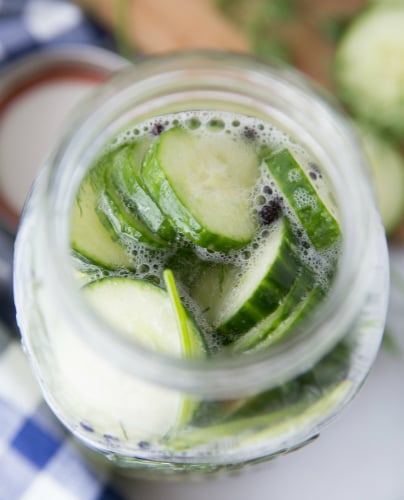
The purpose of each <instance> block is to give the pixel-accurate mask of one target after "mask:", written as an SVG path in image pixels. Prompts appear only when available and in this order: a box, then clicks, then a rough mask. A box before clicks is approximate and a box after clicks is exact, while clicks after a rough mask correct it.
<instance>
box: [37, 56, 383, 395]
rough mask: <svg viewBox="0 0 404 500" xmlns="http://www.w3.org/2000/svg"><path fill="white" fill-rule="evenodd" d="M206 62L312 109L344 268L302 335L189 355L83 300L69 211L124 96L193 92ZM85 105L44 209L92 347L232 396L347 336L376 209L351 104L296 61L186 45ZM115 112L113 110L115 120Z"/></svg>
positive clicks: (69, 301)
mask: <svg viewBox="0 0 404 500" xmlns="http://www.w3.org/2000/svg"><path fill="white" fill-rule="evenodd" d="M203 71H208V72H209V75H210V80H209V81H210V82H211V83H210V84H209V85H210V88H214V91H215V92H217V91H218V89H219V88H220V90H221V92H222V93H223V92H233V94H232V95H233V96H234V95H235V94H234V92H235V89H234V86H233V87H232V82H233V83H234V79H235V78H236V80H237V89H236V90H237V92H239V93H241V89H242V91H243V92H244V97H246V98H247V100H250V101H251V102H253V101H254V100H255V101H257V102H260V100H262V99H266V100H267V102H266V103H264V104H266V105H268V102H269V101H268V100H271V103H270V104H271V105H272V106H274V101H276V99H278V100H279V102H281V103H282V105H283V106H286V105H287V104H288V102H289V101H290V102H289V104H292V105H294V106H297V105H298V104H300V106H301V108H302V109H301V110H300V118H301V119H302V118H303V117H304V116H306V120H307V117H308V115H307V111H308V110H310V121H311V122H312V123H307V122H306V123H305V124H304V127H303V128H302V126H303V124H300V125H299V126H300V130H302V131H303V132H304V133H305V134H306V136H305V139H304V140H305V141H306V140H309V141H310V146H312V147H314V148H315V151H314V153H315V156H316V157H317V158H320V163H324V162H325V163H327V166H329V167H330V169H331V170H330V177H331V181H332V184H333V187H334V188H335V194H336V197H337V200H338V204H339V205H340V208H341V224H342V228H343V234H344V238H343V242H342V250H341V256H340V264H339V267H340V271H339V272H338V273H337V277H336V279H335V282H334V283H333V286H332V287H331V290H330V292H329V293H328V295H327V297H326V299H325V300H324V303H323V304H322V305H321V307H319V308H317V310H316V311H314V313H313V315H312V320H311V321H310V322H309V323H308V324H306V325H305V331H302V332H301V334H300V335H297V336H293V339H290V340H286V341H285V342H284V343H281V344H279V346H274V347H273V348H270V349H269V350H267V351H266V352H264V353H256V354H249V355H248V356H242V355H238V356H234V357H232V358H230V357H226V358H223V357H221V356H217V357H216V356H213V357H211V358H208V359H204V360H200V359H198V360H195V359H192V360H190V359H178V358H172V357H168V356H165V355H163V354H160V353H157V352H152V351H150V350H147V349H145V348H144V347H142V346H141V345H137V344H134V343H133V342H130V341H128V340H127V339H125V338H123V336H121V335H117V334H116V333H114V331H113V330H112V329H111V328H109V327H108V326H107V325H106V324H105V323H104V322H102V321H101V320H100V318H99V317H97V316H96V314H95V313H94V312H93V311H92V310H90V307H89V306H86V304H85V303H84V301H82V300H80V293H79V289H78V287H77V284H76V283H75V281H74V278H73V273H72V272H71V260H70V245H69V217H68V213H69V210H70V207H71V205H72V203H73V199H74V196H75V193H76V190H77V189H78V185H79V182H80V180H81V178H82V177H83V176H84V173H85V170H86V168H88V166H89V165H90V163H91V158H93V157H94V154H95V152H96V151H97V150H98V151H99V150H100V149H101V147H102V146H103V145H105V144H106V142H107V140H108V139H111V138H112V136H113V135H114V134H111V132H112V129H114V130H117V129H119V127H122V126H123V124H124V120H123V117H124V109H125V102H127V100H128V98H129V96H130V97H131V102H132V103H133V102H135V101H136V99H137V101H138V103H139V106H140V107H142V106H145V102H146V103H147V99H149V100H150V99H151V98H153V99H156V100H157V101H158V100H159V99H161V97H162V96H164V95H165V93H168V92H169V90H170V91H171V92H172V91H173V88H174V89H175V90H176V91H177V92H178V89H182V90H181V92H185V90H184V88H188V89H192V90H193V91H195V89H199V91H201V92H202V93H203V90H202V89H201V86H202V83H204V82H205V80H202V79H201V75H202V73H203ZM214 75H216V78H214ZM187 82H188V87H187ZM269 82H270V83H271V89H272V91H274V89H275V88H277V89H278V92H279V95H278V96H276V95H272V94H271V95H270V96H267V97H265V88H266V86H268V85H269ZM205 83H206V82H205ZM167 85H171V87H169V88H168V87H167ZM257 89H258V90H259V92H257ZM206 90H207V89H205V91H206ZM153 92H154V94H153ZM237 92H236V93H237ZM254 92H255V94H254ZM253 94H254V95H253ZM257 95H258V98H257ZM135 96H136V98H135ZM141 98H142V99H143V100H144V102H142V101H141ZM145 99H146V100H145ZM288 100H289V101H288ZM149 102H150V101H149ZM279 102H278V103H277V104H278V105H279ZM155 106H158V102H157V104H155ZM80 108H81V109H80V110H79V112H78V114H76V116H75V117H73V118H72V120H71V125H70V128H69V131H67V133H66V134H65V135H64V137H63V139H62V141H61V143H60V146H59V148H58V149H57V150H56V151H55V152H54V154H53V155H52V156H51V157H50V159H49V161H48V166H47V179H46V191H47V192H46V198H45V200H44V201H43V204H42V210H43V211H44V212H43V213H44V215H45V218H46V221H47V222H46V228H45V230H46V236H47V238H48V264H49V272H50V276H51V277H52V280H53V281H54V283H55V286H57V285H58V284H59V283H63V284H64V286H63V287H60V286H58V288H59V289H60V291H61V301H62V302H63V305H64V308H65V310H66V312H67V313H68V315H69V318H72V319H73V321H74V322H75V323H76V326H77V331H83V330H84V331H86V341H87V342H88V343H89V344H90V346H91V348H94V349H96V350H98V351H99V352H101V354H103V355H108V357H109V358H110V357H111V353H113V352H114V351H115V353H114V356H116V359H117V362H118V363H119V366H120V367H121V368H123V369H124V370H128V371H129V372H132V373H134V374H135V375H136V376H137V377H140V378H143V379H145V380H148V381H150V382H155V383H159V384H161V383H163V384H164V385H167V386H168V387H172V388H176V389H180V390H182V391H185V392H191V393H196V394H201V395H204V396H207V397H227V398H231V397H236V396H237V397H239V396H240V395H250V394H252V393H255V392H259V391H261V390H263V389H267V388H270V387H273V386H276V385H279V384H281V383H283V382H284V381H286V380H288V379H290V378H292V377H295V376H297V375H299V374H300V373H303V372H304V371H306V370H307V369H309V368H310V367H311V366H312V365H313V364H314V362H316V361H318V360H319V359H321V357H323V356H324V355H325V354H326V353H327V352H328V351H329V350H330V349H331V348H332V347H333V346H334V345H335V344H336V343H337V342H338V341H339V340H341V338H342V336H343V335H344V334H345V333H347V331H348V329H349V327H350V326H351V325H352V323H353V321H354V319H355V315H357V313H358V310H359V309H360V306H361V305H362V303H363V301H364V299H365V295H366V284H367V280H366V267H367V266H366V264H367V253H368V252H367V250H366V249H367V245H370V244H371V242H370V241H369V239H370V238H371V237H372V226H371V216H372V215H373V212H374V210H375V209H374V203H373V200H372V197H371V196H370V193H369V187H368V186H367V185H366V183H364V182H363V178H362V177H361V176H363V172H364V170H365V160H364V158H363V156H362V153H361V150H360V148H359V146H358V143H357V141H356V139H355V135H354V133H353V131H352V129H351V127H350V125H349V123H347V120H346V119H345V117H344V116H343V113H341V111H339V110H338V109H337V108H335V106H334V105H333V104H330V102H329V101H328V100H327V98H324V96H322V95H320V94H319V92H318V89H314V87H313V85H311V84H310V83H309V82H307V81H306V80H305V78H304V77H302V76H301V75H300V74H298V73H297V72H296V71H294V70H292V69H290V68H285V67H281V66H275V65H268V64H266V63H262V62H260V61H258V60H256V59H254V58H253V57H251V56H247V55H240V54H231V53H228V52H218V51H187V52H181V53H174V54H165V55H163V56H154V57H152V58H150V59H145V60H143V61H141V62H139V63H138V64H135V65H134V66H133V67H131V68H128V69H125V70H124V71H123V72H120V73H119V74H118V75H116V76H114V77H113V78H112V79H111V80H109V81H108V82H107V83H105V84H103V85H101V86H100V88H98V89H97V91H96V92H95V93H94V95H93V96H92V97H90V98H89V99H88V100H87V102H86V103H85V104H83V105H82V106H81V107H80ZM156 109H157V108H156ZM142 110H143V111H142V112H144V109H143V108H142ZM282 113H283V114H282V116H283V117H284V119H285V120H286V119H287V120H289V121H288V125H290V119H289V118H288V116H287V112H286V111H285V110H282ZM305 113H306V115H305ZM111 116H112V117H113V119H114V120H115V121H114V126H113V127H112V124H111V120H112V118H111ZM268 119H270V118H268ZM316 120H318V123H321V125H322V128H323V130H321V131H318V130H317V134H319V135H321V136H324V140H325V138H326V137H328V139H327V140H328V143H327V145H326V146H327V148H328V149H329V151H328V150H327V148H326V147H325V144H324V141H323V142H322V143H319V139H318V138H315V137H310V134H312V133H314V128H315V127H314V125H313V124H315V123H316ZM311 129H313V130H311ZM90 132H91V133H90ZM320 132H321V134H320ZM316 137H317V136H316ZM330 137H331V138H332V140H331V141H330ZM303 143H304V141H303ZM90 146H91V147H90ZM88 148H90V150H89V149H88ZM335 155H337V157H336V156H335ZM322 160H323V161H322ZM332 162H334V163H335V164H334V163H332ZM342 202H343V203H342Z"/></svg>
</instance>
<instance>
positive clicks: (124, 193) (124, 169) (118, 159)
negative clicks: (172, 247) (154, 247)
mask: <svg viewBox="0 0 404 500" xmlns="http://www.w3.org/2000/svg"><path fill="white" fill-rule="evenodd" d="M150 145H151V140H147V139H143V140H141V141H137V142H134V143H131V144H126V145H124V146H123V147H121V148H120V149H119V150H118V151H117V152H116V153H115V154H114V155H113V157H112V161H111V163H110V166H109V167H108V168H107V170H106V173H105V185H106V190H107V193H108V194H109V196H110V197H111V198H112V199H113V200H114V202H115V203H116V205H117V207H118V208H119V210H120V211H121V213H122V215H123V217H126V219H127V220H128V222H129V223H130V222H132V224H133V226H134V227H135V228H138V226H139V224H140V225H142V226H143V227H144V226H146V227H147V228H148V230H149V231H148V232H151V233H152V234H155V235H156V236H155V238H154V239H155V240H156V241H158V242H159V244H161V245H163V244H164V242H165V241H167V242H171V241H173V240H174V239H175V237H176V234H175V231H174V229H173V227H172V226H171V224H170V222H169V221H168V219H167V217H166V216H164V215H163V213H162V212H161V210H160V209H159V207H158V206H157V205H156V203H155V202H154V201H153V199H152V198H151V197H150V195H149V194H148V193H147V190H146V188H145V187H144V185H143V181H142V179H141V177H140V168H141V165H142V161H143V158H144V156H145V154H146V152H147V150H148V149H149V148H150ZM166 245H168V243H166Z"/></svg>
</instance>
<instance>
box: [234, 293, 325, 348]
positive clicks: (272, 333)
mask: <svg viewBox="0 0 404 500" xmlns="http://www.w3.org/2000/svg"><path fill="white" fill-rule="evenodd" d="M324 294H325V292H324V290H322V288H320V287H315V288H313V289H312V290H311V291H310V292H308V293H307V295H305V296H304V297H302V299H301V301H300V303H298V304H297V305H295V307H294V308H293V309H292V308H291V309H290V311H289V312H290V314H289V315H288V316H286V315H285V316H284V315H283V314H282V316H283V321H281V322H280V323H279V324H278V325H277V326H276V328H272V327H270V328H269V331H266V330H265V324H262V325H258V326H257V330H255V329H254V330H253V331H251V332H249V335H250V336H249V337H248V338H247V339H246V340H245V342H244V343H243V342H241V341H240V343H239V344H238V345H237V346H236V345H235V344H234V345H233V349H234V352H235V353H241V352H243V353H256V352H259V351H265V350H267V349H268V348H269V347H271V346H273V345H274V344H276V343H277V342H279V341H282V340H283V339H285V338H286V336H290V335H293V334H295V333H296V332H297V333H300V332H301V330H300V328H299V326H302V325H304V323H305V322H306V321H307V319H308V317H309V316H310V314H311V313H312V312H313V310H314V309H315V308H316V307H317V306H318V304H319V303H320V302H321V300H323V299H324ZM288 308H289V307H288ZM257 336H258V340H257V341H256V342H255V339H256V338H257ZM249 341H250V342H249Z"/></svg>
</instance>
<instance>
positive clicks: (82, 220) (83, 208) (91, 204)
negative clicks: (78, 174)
mask: <svg viewBox="0 0 404 500" xmlns="http://www.w3.org/2000/svg"><path fill="white" fill-rule="evenodd" d="M97 200H98V193H97V192H96V191H95V188H94V184H93V182H92V180H91V178H90V176H89V175H87V177H86V178H85V179H84V180H83V181H82V184H81V186H80V189H79V192H78V194H77V196H76V199H75V201H74V204H73V208H72V215H71V222H70V227H71V229H70V244H71V247H72V249H73V250H74V251H75V252H77V253H78V254H79V255H81V256H82V257H83V258H84V259H87V260H88V261H90V262H91V263H93V264H98V265H100V266H102V267H105V268H107V269H120V268H128V269H132V267H133V259H132V258H131V256H130V255H129V254H128V253H127V252H126V251H125V249H124V248H123V247H122V245H120V244H119V243H118V242H117V241H115V240H114V239H113V238H112V237H111V233H110V232H109V231H108V230H107V229H106V228H105V227H104V225H103V224H102V223H101V221H100V219H99V217H98V215H97V212H96V206H97Z"/></svg>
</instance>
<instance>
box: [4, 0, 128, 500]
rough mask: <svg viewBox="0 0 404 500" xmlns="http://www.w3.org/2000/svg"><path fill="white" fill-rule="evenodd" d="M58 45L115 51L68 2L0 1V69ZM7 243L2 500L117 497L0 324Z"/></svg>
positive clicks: (14, 338)
mask: <svg viewBox="0 0 404 500" xmlns="http://www.w3.org/2000/svg"><path fill="white" fill-rule="evenodd" d="M63 43H69V44H71V43H80V44H83V43H88V44H92V45H98V46H102V47H104V48H105V47H107V48H111V47H113V41H112V39H111V38H110V37H109V35H108V33H106V32H104V31H103V30H102V29H101V28H99V27H98V26H96V25H95V24H94V23H93V22H91V21H90V20H89V19H87V18H86V17H85V16H84V15H83V13H82V12H81V11H80V9H79V8H78V7H77V6H75V5H73V4H71V3H69V2H67V1H64V0H0V67H1V66H2V65H3V64H4V63H6V62H9V61H10V60H12V59H15V58H17V57H19V56H20V55H23V54H27V53H29V52H32V51H35V50H39V49H41V48H45V47H48V46H49V45H57V44H63ZM0 236H1V234H0ZM4 236H5V235H4ZM7 245H8V242H6V239H5V238H0V246H1V248H0V250H1V252H0V278H1V280H0V281H1V283H0V284H1V287H0V288H1V289H0V292H1V293H0V313H1V314H0V500H20V499H21V500H118V499H121V498H122V497H121V496H120V495H119V494H118V493H117V492H116V491H115V489H114V488H113V487H112V486H110V484H109V478H108V473H107V472H106V471H105V470H104V471H101V470H99V469H96V468H95V467H94V466H92V465H90V463H89V462H88V461H87V460H86V459H85V458H84V457H83V455H82V454H81V452H80V450H79V448H78V446H77V444H76V443H75V442H74V440H73V438H72V437H71V436H70V435H69V433H68V432H67V431H66V430H65V429H64V428H63V427H62V425H61V424H59V422H58V421H57V420H56V418H55V417H54V416H53V414H52V413H51V411H50V410H49V409H48V407H47V406H46V404H45V403H44V401H43V399H42V397H41V394H40V392H39V389H38V387H37V385H36V383H35V381H34V379H33V376H32V374H31V371H30V368H29V366H28V362H27V360H26V358H25V355H24V353H23V352H22V349H21V345H20V342H19V341H18V337H17V335H16V333H15V332H12V331H11V330H10V329H8V328H6V326H5V324H4V323H2V320H3V321H8V322H9V321H10V315H11V314H12V307H11V304H10V303H9V302H11V299H10V296H9V293H8V292H7V290H6V289H5V288H8V283H9V281H7V279H8V277H7V276H5V274H7V273H9V272H10V269H9V266H8V264H7V263H8V261H9V255H8V256H7V255H6V254H7V252H8V254H9V253H10V250H9V248H6V246H7Z"/></svg>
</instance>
